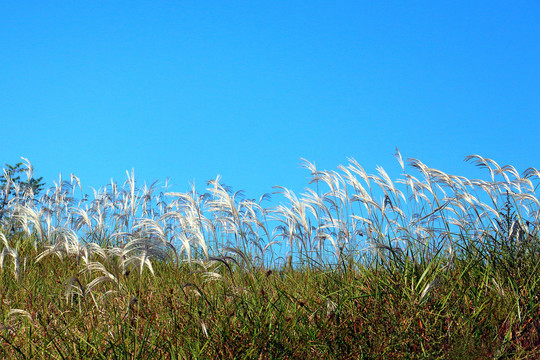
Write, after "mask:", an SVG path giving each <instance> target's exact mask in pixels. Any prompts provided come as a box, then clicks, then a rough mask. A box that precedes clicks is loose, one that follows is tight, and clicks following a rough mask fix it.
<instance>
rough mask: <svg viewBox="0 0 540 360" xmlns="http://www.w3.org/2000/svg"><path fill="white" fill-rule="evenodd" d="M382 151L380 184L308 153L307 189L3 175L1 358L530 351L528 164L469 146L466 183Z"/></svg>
mask: <svg viewBox="0 0 540 360" xmlns="http://www.w3.org/2000/svg"><path fill="white" fill-rule="evenodd" d="M396 158H397V160H398V163H399V165H400V167H401V169H402V171H403V174H402V176H401V177H400V178H399V179H397V180H394V181H393V180H392V179H390V177H389V176H388V174H387V173H386V171H385V170H384V169H383V168H380V167H378V168H377V169H376V170H377V173H376V174H368V173H367V172H366V171H365V170H364V169H363V168H362V167H361V165H360V164H359V163H358V162H356V161H355V160H353V159H350V160H349V163H348V164H347V165H346V166H339V167H338V169H337V171H326V170H324V171H323V170H319V169H317V168H316V166H315V165H314V164H313V163H310V162H308V161H304V165H305V168H306V169H307V171H309V172H310V173H311V181H310V184H309V187H307V188H306V189H305V192H304V193H303V194H300V195H297V194H295V193H293V192H292V191H290V190H288V189H287V188H284V187H276V188H275V193H274V194H273V199H272V201H269V195H264V196H262V197H261V198H260V199H259V200H252V199H246V198H245V197H244V196H243V193H242V192H233V191H232V190H231V189H230V188H228V187H227V186H225V185H224V184H222V183H221V181H220V179H219V178H217V179H215V180H212V181H209V182H208V184H207V185H208V187H207V190H206V192H205V193H202V194H201V193H198V192H197V191H196V189H195V188H192V189H191V191H189V192H187V193H179V192H172V191H170V190H169V186H168V184H165V185H164V186H161V187H159V186H158V184H157V183H154V184H151V185H150V186H148V185H146V184H144V185H142V186H137V183H136V179H135V175H134V173H133V172H131V173H127V180H126V181H125V182H124V183H123V184H122V185H119V184H117V183H115V182H111V184H109V185H107V186H106V187H104V188H102V189H99V190H94V191H93V196H89V195H87V194H84V193H83V191H82V186H81V182H80V181H79V179H78V178H77V177H76V176H74V175H72V176H71V177H70V178H69V179H68V180H62V178H59V179H58V181H56V182H54V186H53V187H51V188H50V189H49V190H48V191H47V192H46V193H45V194H43V195H42V196H41V197H39V198H36V197H35V196H34V195H33V194H32V193H28V192H24V191H22V190H21V189H17V188H15V195H14V196H12V197H11V198H10V201H9V202H8V206H7V208H6V209H5V213H4V216H3V218H2V224H1V229H0V244H1V245H0V249H1V252H0V268H1V277H2V284H3V287H2V290H1V292H0V307H1V311H0V322H1V324H2V325H0V326H1V329H0V336H1V339H2V341H3V345H2V346H1V347H0V356H4V357H7V356H10V357H13V356H19V357H22V358H25V357H45V356H48V357H55V358H74V357H82V358H94V357H95V358H100V357H101V358H117V357H118V358H126V357H127V358H139V357H141V358H161V357H163V358H216V357H220V358H298V357H307V358H315V357H321V356H325V357H330V358H362V357H365V358H371V357H406V358H415V357H423V358H425V357H428V358H456V357H460V356H470V357H473V356H478V357H481V358H485V357H508V356H513V357H522V358H527V357H529V358H534V357H536V356H538V355H539V354H540V335H539V334H540V333H539V331H540V320H539V319H540V317H539V313H538V311H539V309H538V303H539V301H538V300H539V296H540V287H539V285H538V281H539V279H540V277H539V266H540V263H539V262H538V258H539V255H540V246H539V241H538V240H539V223H540V222H539V216H540V211H539V200H538V196H537V195H536V193H535V191H536V189H537V188H538V179H539V178H540V172H539V171H538V170H536V169H534V168H529V169H527V170H526V171H524V172H523V173H522V174H521V175H520V174H519V173H518V172H517V171H516V170H515V169H514V168H513V167H512V166H509V165H506V166H502V167H501V166H499V165H498V164H497V163H496V162H495V161H493V160H490V159H486V158H482V157H481V156H478V155H473V156H468V157H467V158H466V160H467V161H469V162H472V163H473V164H474V165H477V166H480V167H482V168H484V169H486V173H487V174H488V176H489V178H488V180H478V179H474V180H470V179H467V178H465V177H463V176H456V175H450V174H446V173H444V172H442V171H440V170H437V169H433V168H430V167H428V166H427V165H426V164H423V163H422V162H420V161H419V160H417V159H409V160H408V165H409V167H406V166H405V162H404V161H403V159H402V157H401V154H400V153H399V152H397V153H396ZM28 168H29V172H30V171H31V165H29V166H28ZM5 176H7V175H5ZM28 176H29V177H31V173H29V174H28ZM7 180H8V182H9V179H7ZM3 190H4V191H6V189H5V188H4V189H3ZM0 196H1V197H2V198H5V197H6V196H7V194H0ZM6 198H7V197H6Z"/></svg>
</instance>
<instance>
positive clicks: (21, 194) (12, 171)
mask: <svg viewBox="0 0 540 360" xmlns="http://www.w3.org/2000/svg"><path fill="white" fill-rule="evenodd" d="M25 160H26V159H25ZM26 161H27V160H26ZM25 165H26V168H25ZM24 172H26V173H27V179H26V180H24V179H21V174H22V173H24ZM2 175H3V176H2V177H0V220H2V218H3V217H4V215H5V214H6V212H7V211H8V210H9V208H10V206H9V205H10V204H9V203H10V201H12V200H13V199H14V198H16V199H20V200H21V202H23V203H25V202H27V201H32V200H34V198H35V197H37V196H38V195H39V193H40V191H41V190H43V187H44V186H45V183H44V182H43V177H39V178H34V177H33V168H32V165H31V164H30V163H29V162H28V161H27V163H26V164H25V163H22V162H19V163H16V164H15V165H9V164H6V165H5V168H4V169H3V174H2ZM11 207H14V205H11Z"/></svg>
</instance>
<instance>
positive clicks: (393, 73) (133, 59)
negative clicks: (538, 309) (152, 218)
mask: <svg viewBox="0 0 540 360" xmlns="http://www.w3.org/2000/svg"><path fill="white" fill-rule="evenodd" d="M539 4H540V3H539V2H538V1H489V2H486V1H481V2H479V1H453V2H440V1H403V2H398V1H391V2H385V1H326V2H323V1H301V2H300V1H292V0H287V1H180V0H179V1H144V2H143V1H50V0H49V1H34V2H30V1H2V2H1V3H0V55H1V56H0V125H1V133H2V135H1V138H0V155H1V159H0V161H1V162H2V165H3V164H4V163H10V164H12V163H15V162H17V161H19V159H20V157H21V156H23V157H27V158H29V159H30V161H31V162H32V163H33V164H34V166H35V172H36V175H37V176H43V177H44V179H45V180H46V181H47V182H48V183H49V184H51V183H52V180H55V179H57V178H58V173H59V172H61V173H62V174H63V176H65V177H66V178H67V177H69V174H70V173H74V174H76V175H77V176H78V177H79V178H80V179H81V181H82V183H83V186H93V187H100V186H103V185H105V184H106V183H108V182H109V181H110V179H111V178H114V179H115V180H117V181H118V182H123V181H124V180H125V170H129V169H131V168H135V173H136V176H137V179H138V180H139V181H141V182H142V181H147V182H152V181H153V180H156V179H160V180H164V179H166V178H167V177H170V178H172V182H173V183H174V184H176V186H175V188H174V189H175V190H177V191H185V190H187V189H188V185H189V183H190V182H191V181H193V180H195V182H196V184H197V187H198V188H199V189H204V183H205V182H206V181H207V180H209V179H213V178H215V176H216V175H217V174H221V175H222V178H223V181H224V182H225V183H226V184H227V185H230V186H232V187H233V188H234V189H235V190H240V189H243V190H246V192H247V195H248V197H252V198H256V197H258V196H260V195H261V194H262V193H264V192H269V191H271V190H272V186H273V185H284V186H287V187H289V188H291V189H293V190H295V191H300V190H302V188H303V187H305V186H306V185H307V182H306V180H307V178H308V175H309V174H308V172H307V171H306V170H304V169H302V168H301V167H300V165H299V164H300V158H302V157H303V158H307V159H309V160H311V161H314V162H315V163H316V164H317V166H318V167H319V168H321V169H335V168H336V167H337V165H339V164H342V163H346V162H347V157H354V158H355V159H356V160H358V161H359V162H360V163H361V164H362V165H363V166H364V168H365V169H366V170H367V171H368V172H375V167H376V165H381V166H383V167H384V168H385V169H386V170H387V171H388V172H389V173H390V174H391V175H393V176H392V177H394V178H395V177H396V176H397V175H399V173H400V171H399V167H398V164H397V162H396V161H395V159H394V158H393V153H394V149H395V147H398V148H399V149H400V150H401V152H402V154H403V156H404V157H415V158H419V159H420V160H422V161H423V162H425V163H427V164H428V165H429V166H432V167H436V168H439V169H441V170H443V171H446V172H449V173H453V174H459V175H465V176H471V177H476V176H477V175H478V174H483V173H482V172H478V170H477V169H476V168H474V167H473V166H472V165H470V164H467V163H463V158H464V157H465V156H466V155H469V154H480V155H482V156H485V157H489V158H493V159H494V160H496V161H498V162H499V163H500V164H501V165H504V164H512V165H514V166H516V168H517V169H518V170H519V171H523V170H525V169H526V168H527V167H530V166H534V167H537V168H538V167H540V156H539V155H540V26H539V24H540V5H539Z"/></svg>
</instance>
